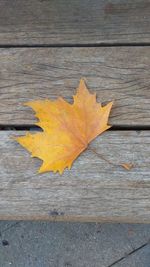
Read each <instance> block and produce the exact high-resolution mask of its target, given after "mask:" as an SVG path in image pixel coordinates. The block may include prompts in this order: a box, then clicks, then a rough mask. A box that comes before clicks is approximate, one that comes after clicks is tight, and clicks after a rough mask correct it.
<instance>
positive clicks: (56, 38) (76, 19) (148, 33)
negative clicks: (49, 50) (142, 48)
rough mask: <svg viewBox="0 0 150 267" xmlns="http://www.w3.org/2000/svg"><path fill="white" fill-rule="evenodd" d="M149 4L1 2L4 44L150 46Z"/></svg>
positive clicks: (138, 1)
mask: <svg viewBox="0 0 150 267" xmlns="http://www.w3.org/2000/svg"><path fill="white" fill-rule="evenodd" d="M149 14H150V1H149V0H144V1H143V0H134V1H132V0H117V1H112V0H111V1H109V0H106V1H105V0H93V1H88V0H82V1H80V0H76V1H74V0H68V1H63V0H57V1H54V0H52V1H49V0H22V1H20V0H15V1H12V0H0V44H1V45H6V44H8V45H9V44H11V45H12V44H14V45H35V44H44V45H45V44H49V45H60V44H67V45H68V44H103V43H123V42H124V43H140V42H142V43H149V42H150V30H149V29H150V16H149Z"/></svg>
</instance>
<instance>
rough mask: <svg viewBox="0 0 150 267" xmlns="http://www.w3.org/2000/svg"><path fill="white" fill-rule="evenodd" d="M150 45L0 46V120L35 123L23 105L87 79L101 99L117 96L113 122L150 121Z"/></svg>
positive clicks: (69, 90) (66, 92) (68, 93)
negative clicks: (111, 46) (5, 47)
mask: <svg viewBox="0 0 150 267" xmlns="http://www.w3.org/2000/svg"><path fill="white" fill-rule="evenodd" d="M149 55H150V47H113V48H110V47H107V48H14V49H0V124H6V125H8V124H9V125H12V124H18V125H19V124H24V125H28V124H32V123H34V122H35V121H36V120H35V118H34V115H33V113H32V111H31V109H30V108H27V107H24V106H23V103H24V102H26V101H30V100H36V99H44V98H51V99H56V98H57V97H59V96H62V97H64V98H65V99H67V100H68V101H69V102H71V101H72V95H73V94H75V92H76V87H77V86H78V83H79V80H80V78H81V77H84V78H85V79H86V82H87V86H88V87H89V89H90V91H91V92H96V93H97V100H98V101H99V102H102V103H105V102H106V101H111V100H114V106H113V109H112V113H111V117H110V123H111V124H112V125H126V126H131V125H134V126H140V125H142V126H143V125H150V68H149V66H150V57H149Z"/></svg>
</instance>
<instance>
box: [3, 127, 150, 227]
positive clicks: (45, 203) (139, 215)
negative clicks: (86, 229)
mask: <svg viewBox="0 0 150 267" xmlns="http://www.w3.org/2000/svg"><path fill="white" fill-rule="evenodd" d="M19 134H20V135H21V134H24V132H18V133H16V132H11V131H10V132H8V131H7V132H5V131H3V132H2V131H1V132H0V151H1V153H0V166H1V167H0V219H50V220H76V221H77V220H80V221H81V220H83V221H94V220H95V221H105V220H107V221H119V222H121V221H123V222H150V177H149V171H150V157H149V145H150V135H149V132H148V131H144V132H136V131H123V132H106V133H105V134H103V135H101V136H100V137H98V138H97V139H96V140H95V141H94V142H93V143H92V144H91V145H92V147H93V148H95V149H96V150H97V152H99V153H101V154H103V155H104V156H105V157H106V158H107V159H109V160H111V161H113V162H114V163H119V162H120V163H121V162H133V163H134V164H135V167H134V168H133V169H132V170H131V171H126V170H124V169H122V168H121V167H118V166H112V165H110V164H108V163H106V162H105V161H103V160H102V159H100V158H98V157H97V156H96V155H95V154H93V153H92V152H91V151H88V150H87V151H85V152H84V153H82V155H81V156H80V157H79V158H78V159H77V160H76V161H75V163H74V164H73V168H72V169H71V170H70V171H68V170H66V171H65V172H64V174H63V175H62V176H60V175H59V174H53V173H47V174H42V175H38V174H37V169H38V167H39V165H40V163H41V162H40V161H39V160H38V159H34V158H30V156H29V154H28V152H26V150H24V149H23V148H22V147H21V146H20V145H19V144H17V143H16V142H15V141H14V140H13V139H12V136H13V135H19Z"/></svg>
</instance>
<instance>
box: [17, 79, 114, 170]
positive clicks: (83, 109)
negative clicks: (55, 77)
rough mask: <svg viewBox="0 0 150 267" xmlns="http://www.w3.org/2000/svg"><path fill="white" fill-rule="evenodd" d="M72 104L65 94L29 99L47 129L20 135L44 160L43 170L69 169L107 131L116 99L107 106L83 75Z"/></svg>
mask: <svg viewBox="0 0 150 267" xmlns="http://www.w3.org/2000/svg"><path fill="white" fill-rule="evenodd" d="M73 99H74V102H73V104H70V103H68V102H66V101H65V100H64V99H63V98H61V97H60V98H58V99H57V100H55V101H51V100H48V99H46V100H39V101H32V102H28V103H26V104H25V105H27V106H30V107H31V108H32V109H33V110H34V111H35V113H36V114H35V116H36V117H37V118H38V119H39V121H38V122H37V123H36V125H38V126H40V127H41V128H42V129H43V132H39V133H35V134H31V133H27V134H26V135H25V136H21V137H17V138H16V139H17V141H18V142H19V143H20V144H21V145H22V146H23V147H25V148H26V149H27V150H28V151H30V152H31V153H32V157H38V158H40V159H41V160H42V161H43V164H42V166H41V167H40V169H39V173H42V172H47V171H54V172H57V171H59V173H60V174H62V172H63V171H64V169H65V168H66V167H68V168H69V169H70V168H71V166H72V163H73V161H74V160H75V159H76V158H77V157H78V156H79V154H80V153H81V152H82V151H84V150H85V149H86V148H87V146H88V144H89V143H90V142H91V141H92V140H93V139H94V138H95V137H96V136H98V135H99V134H101V133H102V132H104V131H106V130H107V129H108V128H110V127H111V126H109V125H108V124H107V122H108V117H109V113H110V110H111V107H112V102H110V103H108V104H107V105H105V106H104V107H102V106H101V104H99V103H97V102H96V94H90V93H89V91H88V89H87V87H86V85H85V82H84V80H83V79H81V80H80V84H79V87H78V88H77V94H76V95H75V96H73Z"/></svg>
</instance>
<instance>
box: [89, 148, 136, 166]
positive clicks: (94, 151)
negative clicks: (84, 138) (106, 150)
mask: <svg viewBox="0 0 150 267" xmlns="http://www.w3.org/2000/svg"><path fill="white" fill-rule="evenodd" d="M88 150H90V151H92V152H93V153H94V154H96V155H97V156H98V157H99V158H101V159H103V160H105V161H106V162H107V163H109V164H111V165H113V166H120V167H122V168H124V169H126V170H128V171H129V170H131V169H132V168H133V167H134V165H133V164H132V163H122V164H121V163H120V164H115V163H113V162H112V161H110V160H108V159H106V158H105V157H104V156H103V155H101V154H99V153H98V152H97V151H96V150H95V149H94V148H91V147H90V146H88Z"/></svg>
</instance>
